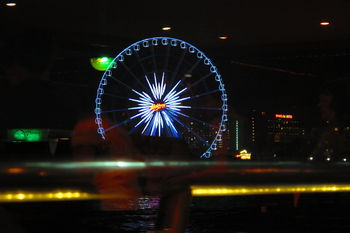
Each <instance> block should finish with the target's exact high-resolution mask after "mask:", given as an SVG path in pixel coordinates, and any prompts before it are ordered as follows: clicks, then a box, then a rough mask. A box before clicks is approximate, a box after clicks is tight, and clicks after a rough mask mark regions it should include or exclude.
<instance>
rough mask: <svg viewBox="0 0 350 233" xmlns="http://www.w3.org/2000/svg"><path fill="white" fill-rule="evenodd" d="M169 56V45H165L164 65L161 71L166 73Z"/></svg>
mask: <svg viewBox="0 0 350 233" xmlns="http://www.w3.org/2000/svg"><path fill="white" fill-rule="evenodd" d="M169 54H170V44H168V45H167V48H166V53H165V63H164V67H163V71H164V72H166V71H167V69H168V65H169Z"/></svg>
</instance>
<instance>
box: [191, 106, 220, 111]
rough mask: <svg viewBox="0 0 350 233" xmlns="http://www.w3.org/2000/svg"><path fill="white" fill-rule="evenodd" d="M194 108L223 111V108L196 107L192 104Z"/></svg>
mask: <svg viewBox="0 0 350 233" xmlns="http://www.w3.org/2000/svg"><path fill="white" fill-rule="evenodd" d="M191 108H192V109H202V110H210V111H222V108H213V107H195V106H192V107H191Z"/></svg>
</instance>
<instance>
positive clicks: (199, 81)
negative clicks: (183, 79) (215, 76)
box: [188, 73, 212, 89]
mask: <svg viewBox="0 0 350 233" xmlns="http://www.w3.org/2000/svg"><path fill="white" fill-rule="evenodd" d="M210 75H212V73H208V74H206V75H204V76H203V77H201V78H200V79H198V80H197V81H196V82H194V83H192V84H191V85H190V86H189V87H188V89H191V88H192V87H194V86H197V85H198V84H199V83H201V82H203V81H204V80H205V79H206V78H208V77H210Z"/></svg>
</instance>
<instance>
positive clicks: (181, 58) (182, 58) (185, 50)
mask: <svg viewBox="0 0 350 233" xmlns="http://www.w3.org/2000/svg"><path fill="white" fill-rule="evenodd" d="M186 52H187V49H184V50H183V52H182V54H181V57H180V59H179V60H178V62H177V64H176V68H175V71H174V73H173V75H172V76H171V81H170V84H171V85H172V84H173V82H174V79H175V77H176V76H177V73H178V72H179V68H180V66H181V64H182V62H183V60H184V57H185V54H186Z"/></svg>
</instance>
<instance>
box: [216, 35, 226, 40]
mask: <svg viewBox="0 0 350 233" xmlns="http://www.w3.org/2000/svg"><path fill="white" fill-rule="evenodd" d="M218 38H219V39H220V40H226V39H227V38H228V36H219V37H218Z"/></svg>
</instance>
